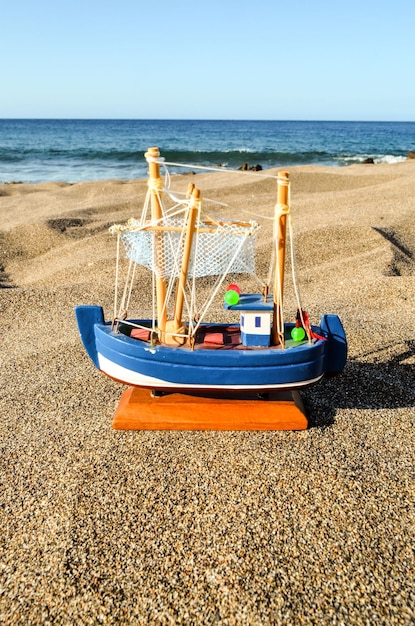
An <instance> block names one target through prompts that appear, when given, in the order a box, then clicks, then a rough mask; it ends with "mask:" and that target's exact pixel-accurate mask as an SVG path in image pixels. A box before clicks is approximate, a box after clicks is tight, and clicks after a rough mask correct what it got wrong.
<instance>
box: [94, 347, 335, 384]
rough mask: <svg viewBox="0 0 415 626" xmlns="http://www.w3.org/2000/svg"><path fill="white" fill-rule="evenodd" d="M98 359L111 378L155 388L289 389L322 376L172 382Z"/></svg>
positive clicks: (102, 357) (315, 381)
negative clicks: (253, 381) (236, 381)
mask: <svg viewBox="0 0 415 626" xmlns="http://www.w3.org/2000/svg"><path fill="white" fill-rule="evenodd" d="M98 361H99V369H100V370H101V371H102V372H104V373H105V374H107V376H110V377H111V378H115V380H119V381H121V382H123V383H125V384H127V385H133V386H135V387H149V388H152V387H154V388H155V389H157V388H161V387H163V388H165V389H166V388H170V389H177V388H178V389H236V390H238V389H241V390H242V389H252V390H255V389H278V388H281V389H289V388H293V389H294V388H295V387H302V386H305V385H313V384H315V383H317V382H318V381H319V380H320V379H321V378H322V377H323V374H322V375H321V376H317V378H312V379H310V380H302V381H300V382H296V383H281V384H278V383H277V384H272V385H203V384H199V383H197V384H188V383H173V382H170V381H167V380H162V379H161V378H155V377H154V376H146V375H145V374H140V372H135V371H133V370H129V369H127V368H126V367H123V366H122V365H118V364H117V363H114V362H113V361H110V360H109V359H107V358H106V357H105V356H103V355H102V354H100V353H98Z"/></svg>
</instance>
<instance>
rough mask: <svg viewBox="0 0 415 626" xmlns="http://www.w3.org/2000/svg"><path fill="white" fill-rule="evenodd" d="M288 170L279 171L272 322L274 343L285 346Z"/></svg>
mask: <svg viewBox="0 0 415 626" xmlns="http://www.w3.org/2000/svg"><path fill="white" fill-rule="evenodd" d="M289 184H290V183H289V174H288V172H278V195H277V204H276V205H275V213H274V227H275V233H274V245H275V246H276V254H275V272H274V317H273V323H272V337H271V340H272V345H274V346H277V345H281V346H282V347H284V329H283V327H282V324H283V316H282V306H283V293H284V269H285V240H286V232H287V214H288V213H289V210H290V207H289V204H288V196H289V194H288V190H289Z"/></svg>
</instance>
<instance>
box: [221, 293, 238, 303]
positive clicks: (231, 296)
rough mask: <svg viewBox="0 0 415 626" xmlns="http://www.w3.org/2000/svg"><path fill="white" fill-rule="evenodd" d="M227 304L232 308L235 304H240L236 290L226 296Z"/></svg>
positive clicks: (224, 297)
mask: <svg viewBox="0 0 415 626" xmlns="http://www.w3.org/2000/svg"><path fill="white" fill-rule="evenodd" d="M223 299H224V300H225V302H226V304H228V305H229V306H232V305H233V304H238V302H239V293H238V292H237V291H235V290H234V289H229V290H228V291H227V292H226V293H225V295H224V296H223Z"/></svg>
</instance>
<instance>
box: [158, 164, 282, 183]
mask: <svg viewBox="0 0 415 626" xmlns="http://www.w3.org/2000/svg"><path fill="white" fill-rule="evenodd" d="M160 163H161V164H162V165H170V166H173V167H185V168H186V169H195V170H204V171H208V172H221V173H222V174H224V173H225V174H239V176H249V175H250V176H256V177H257V178H258V177H259V178H276V179H278V175H276V174H261V173H260V172H256V171H254V170H229V169H227V168H224V167H213V166H209V165H192V164H191V163H173V162H172V161H162V162H161V161H160Z"/></svg>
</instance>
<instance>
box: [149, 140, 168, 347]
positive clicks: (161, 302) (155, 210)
mask: <svg viewBox="0 0 415 626" xmlns="http://www.w3.org/2000/svg"><path fill="white" fill-rule="evenodd" d="M145 157H146V159H147V162H148V167H149V179H148V186H149V189H150V194H151V219H152V221H153V222H158V221H159V220H161V218H162V217H163V211H162V208H161V203H160V195H161V189H162V180H161V178H160V166H159V164H158V161H157V159H158V158H159V157H160V152H159V149H158V148H149V149H148V151H147V152H146V153H145ZM163 238H164V234H163V232H162V231H160V232H155V233H154V239H155V265H156V268H157V272H156V300H157V325H158V329H159V339H160V341H164V336H165V332H166V320H167V307H166V281H165V279H164V278H163V276H164V271H163V270H164V261H163V247H164V246H163Z"/></svg>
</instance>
